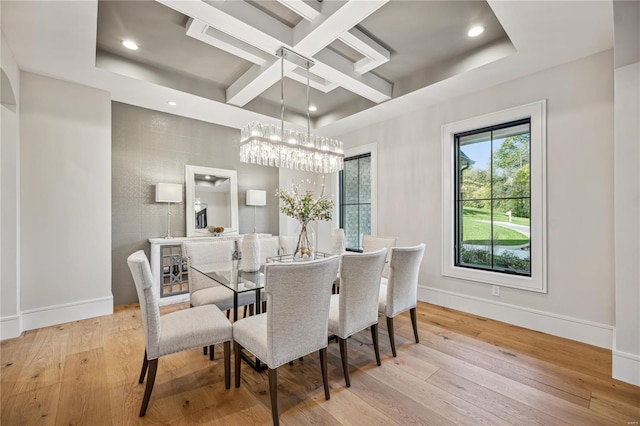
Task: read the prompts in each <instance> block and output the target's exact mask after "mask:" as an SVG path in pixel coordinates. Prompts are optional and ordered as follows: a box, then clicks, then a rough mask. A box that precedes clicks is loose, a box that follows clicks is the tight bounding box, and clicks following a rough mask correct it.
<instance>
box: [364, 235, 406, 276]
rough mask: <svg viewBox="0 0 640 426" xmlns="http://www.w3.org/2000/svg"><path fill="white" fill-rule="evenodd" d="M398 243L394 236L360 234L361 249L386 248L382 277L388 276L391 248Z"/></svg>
mask: <svg viewBox="0 0 640 426" xmlns="http://www.w3.org/2000/svg"><path fill="white" fill-rule="evenodd" d="M396 244H398V239H397V238H396V237H378V236H374V235H363V236H362V251H363V252H364V253H369V252H372V251H376V250H380V249H381V248H386V249H387V263H386V264H385V265H384V269H383V270H382V277H383V278H389V260H390V259H391V249H392V248H393V247H395V246H396Z"/></svg>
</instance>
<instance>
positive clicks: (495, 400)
mask: <svg viewBox="0 0 640 426" xmlns="http://www.w3.org/2000/svg"><path fill="white" fill-rule="evenodd" d="M427 381H428V382H429V383H431V384H432V385H434V386H436V387H438V388H440V389H442V390H444V391H446V392H449V393H450V394H452V395H455V396H457V397H459V398H462V399H464V400H465V401H467V402H470V403H472V404H473V405H475V406H477V407H489V410H490V411H491V412H492V413H493V414H495V415H496V416H498V417H500V418H501V419H503V420H505V421H507V422H510V421H511V420H512V419H519V422H521V423H523V424H527V425H551V424H553V425H557V426H560V425H568V424H569V423H567V422H564V421H562V420H560V419H558V418H555V417H552V416H550V415H548V414H546V413H545V412H544V411H541V410H536V409H535V408H533V407H531V406H528V405H526V404H523V403H521V402H518V401H515V400H513V399H511V398H505V397H504V396H503V395H501V394H499V393H497V392H494V391H492V390H490V389H488V388H485V387H484V386H480V385H478V384H476V383H473V382H472V381H470V380H467V379H465V378H464V377H462V376H459V375H456V374H454V373H451V372H449V371H447V370H444V369H441V370H439V371H438V372H436V373H435V374H433V375H432V376H431V377H429V378H428V379H427Z"/></svg>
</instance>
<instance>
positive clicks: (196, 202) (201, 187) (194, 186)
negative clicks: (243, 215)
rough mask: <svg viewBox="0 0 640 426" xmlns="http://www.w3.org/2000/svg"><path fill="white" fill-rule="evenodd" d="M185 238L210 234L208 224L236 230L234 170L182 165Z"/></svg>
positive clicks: (228, 230) (229, 231) (236, 197)
mask: <svg viewBox="0 0 640 426" xmlns="http://www.w3.org/2000/svg"><path fill="white" fill-rule="evenodd" d="M185 182H186V188H185V192H186V204H185V206H186V207H185V208H186V212H185V216H186V218H187V237H198V236H210V235H212V234H211V233H210V232H209V231H208V229H207V226H223V227H224V233H225V234H229V233H237V232H238V229H239V227H238V174H237V172H236V171H235V170H227V169H214V168H211V167H201V166H189V165H187V166H185Z"/></svg>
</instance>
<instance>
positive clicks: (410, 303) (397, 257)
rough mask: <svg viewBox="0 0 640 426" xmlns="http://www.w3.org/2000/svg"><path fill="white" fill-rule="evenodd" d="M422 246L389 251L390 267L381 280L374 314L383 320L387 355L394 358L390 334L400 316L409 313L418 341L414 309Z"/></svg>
mask: <svg viewBox="0 0 640 426" xmlns="http://www.w3.org/2000/svg"><path fill="white" fill-rule="evenodd" d="M424 247H425V245H424V244H419V245H417V246H415V247H394V248H392V249H391V262H390V263H391V265H390V272H389V279H388V280H385V279H384V278H383V279H382V283H381V284H380V298H379V302H378V311H379V312H380V313H381V314H382V315H384V316H386V317H387V331H388V332H389V342H390V343H391V352H392V353H393V356H394V357H395V356H396V344H395V338H394V334H393V318H394V317H395V316H397V315H398V314H401V313H402V312H405V311H407V310H408V311H409V312H410V314H411V324H412V325H413V335H414V337H415V339H416V343H420V340H419V339H418V322H417V318H416V306H417V301H418V274H419V273H420V262H422V256H423V255H424Z"/></svg>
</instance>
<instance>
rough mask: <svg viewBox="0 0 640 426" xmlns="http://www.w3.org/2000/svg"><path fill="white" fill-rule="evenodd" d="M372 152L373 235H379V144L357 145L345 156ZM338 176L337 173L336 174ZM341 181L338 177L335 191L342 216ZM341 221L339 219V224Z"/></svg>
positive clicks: (338, 211) (337, 211) (338, 213)
mask: <svg viewBox="0 0 640 426" xmlns="http://www.w3.org/2000/svg"><path fill="white" fill-rule="evenodd" d="M364 154H371V235H378V144H377V143H376V142H373V143H369V144H366V145H360V146H356V147H353V148H350V149H347V150H345V151H344V158H349V157H355V156H358V155H364ZM336 176H337V175H336ZM339 186H340V182H339V179H337V178H336V182H335V185H334V190H333V193H334V194H336V202H335V205H336V217H338V218H339V217H340V198H339V194H340V188H339ZM339 223H340V221H339V220H338V224H339Z"/></svg>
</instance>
